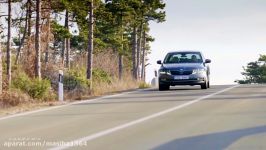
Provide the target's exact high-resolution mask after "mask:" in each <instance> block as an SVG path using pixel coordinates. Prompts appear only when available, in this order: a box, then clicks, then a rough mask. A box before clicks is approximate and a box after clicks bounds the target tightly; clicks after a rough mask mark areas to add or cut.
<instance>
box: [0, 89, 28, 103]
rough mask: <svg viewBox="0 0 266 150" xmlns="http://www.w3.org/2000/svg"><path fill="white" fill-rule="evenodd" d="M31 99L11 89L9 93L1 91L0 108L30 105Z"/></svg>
mask: <svg viewBox="0 0 266 150" xmlns="http://www.w3.org/2000/svg"><path fill="white" fill-rule="evenodd" d="M31 101H32V99H31V98H30V96H29V95H27V94H25V93H23V92H21V91H19V90H14V89H11V90H9V91H3V93H2V95H1V96H0V108H9V107H14V106H19V105H21V104H26V103H30V102H31Z"/></svg>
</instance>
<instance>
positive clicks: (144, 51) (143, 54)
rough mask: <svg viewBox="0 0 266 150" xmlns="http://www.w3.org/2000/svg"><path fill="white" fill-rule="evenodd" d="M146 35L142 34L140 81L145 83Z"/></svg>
mask: <svg viewBox="0 0 266 150" xmlns="http://www.w3.org/2000/svg"><path fill="white" fill-rule="evenodd" d="M145 56H146V33H145V31H144V32H143V46H142V67H141V79H142V81H143V82H145Z"/></svg>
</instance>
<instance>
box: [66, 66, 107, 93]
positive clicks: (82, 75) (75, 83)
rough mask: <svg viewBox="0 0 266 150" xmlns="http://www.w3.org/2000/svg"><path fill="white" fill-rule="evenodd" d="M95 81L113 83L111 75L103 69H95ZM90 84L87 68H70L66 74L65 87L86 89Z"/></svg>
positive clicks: (68, 88)
mask: <svg viewBox="0 0 266 150" xmlns="http://www.w3.org/2000/svg"><path fill="white" fill-rule="evenodd" d="M92 74H93V82H94V83H99V82H103V83H108V84H110V83H111V76H110V75H109V74H108V73H107V72H106V71H104V70H102V69H98V68H96V69H93V71H92ZM89 86H90V82H89V80H87V78H86V69H85V68H79V69H75V70H69V71H68V72H67V73H66V74H65V75H64V87H65V89H66V90H73V89H76V88H77V89H81V90H86V89H88V88H89Z"/></svg>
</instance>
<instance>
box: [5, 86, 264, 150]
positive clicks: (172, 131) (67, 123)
mask: <svg viewBox="0 0 266 150" xmlns="http://www.w3.org/2000/svg"><path fill="white" fill-rule="evenodd" d="M73 145H75V146H74V147H72V146H73ZM0 149H1V150H2V149H27V150H28V149H89V150H93V149H95V150H120V149H121V150H122V149H123V150H124V149H132V150H137V149H153V150H169V149H173V150H179V149H180V150H194V149H195V150H220V149H232V150H257V149H258V150H259V149H262V150H263V149H266V85H242V86H232V85H223V86H212V87H211V88H210V89H208V90H201V89H200V88H199V87H198V86H193V87H190V86H184V87H175V88H172V89H171V90H170V91H157V90H155V89H150V90H144V91H135V92H130V93H124V94H120V95H115V96H109V97H104V98H99V99H97V100H92V101H85V102H82V103H76V104H71V105H67V106H63V107H61V106H60V107H57V108H52V109H49V110H43V111H38V112H34V113H28V114H25V115H21V116H11V117H7V118H0Z"/></svg>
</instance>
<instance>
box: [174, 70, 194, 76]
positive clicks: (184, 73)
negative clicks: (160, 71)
mask: <svg viewBox="0 0 266 150" xmlns="http://www.w3.org/2000/svg"><path fill="white" fill-rule="evenodd" d="M191 74H192V71H180V70H172V71H171V75H191Z"/></svg>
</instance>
